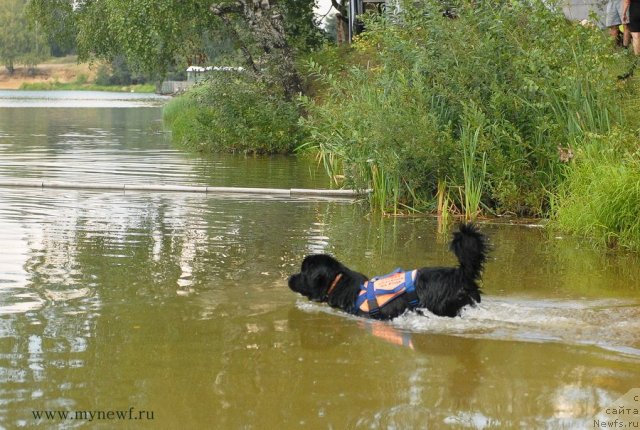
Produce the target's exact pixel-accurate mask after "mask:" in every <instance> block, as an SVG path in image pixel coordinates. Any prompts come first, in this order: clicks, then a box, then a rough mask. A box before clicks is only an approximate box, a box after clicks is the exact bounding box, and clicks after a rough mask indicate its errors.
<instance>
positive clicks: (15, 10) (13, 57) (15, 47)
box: [0, 0, 49, 73]
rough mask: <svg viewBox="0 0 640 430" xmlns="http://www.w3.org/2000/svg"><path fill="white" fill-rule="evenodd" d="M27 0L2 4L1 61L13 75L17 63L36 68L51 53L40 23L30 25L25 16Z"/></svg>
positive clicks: (0, 22)
mask: <svg viewBox="0 0 640 430" xmlns="http://www.w3.org/2000/svg"><path fill="white" fill-rule="evenodd" d="M26 4H27V0H2V1H1V2H0V61H2V62H3V63H4V65H5V66H6V67H7V69H8V70H9V73H13V71H14V66H15V64H16V63H17V62H21V63H23V64H26V65H27V66H29V67H30V68H32V69H33V68H34V67H35V66H36V65H37V64H38V63H39V62H40V61H42V60H43V59H44V58H45V57H46V56H47V55H48V51H49V46H48V44H47V42H46V39H45V38H44V34H43V33H42V31H40V30H39V25H38V23H35V24H34V25H33V26H30V25H29V22H28V21H27V17H26V14H25V6H26Z"/></svg>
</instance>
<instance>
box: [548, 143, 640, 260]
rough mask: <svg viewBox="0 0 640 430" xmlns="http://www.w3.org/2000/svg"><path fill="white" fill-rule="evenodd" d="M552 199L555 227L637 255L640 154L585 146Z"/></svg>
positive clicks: (639, 240) (639, 249)
mask: <svg viewBox="0 0 640 430" xmlns="http://www.w3.org/2000/svg"><path fill="white" fill-rule="evenodd" d="M557 199H558V203H557V208H556V210H555V216H554V224H555V225H556V226H557V227H559V228H560V229H562V230H564V231H568V232H571V233H575V234H578V235H581V236H585V237H587V238H590V239H591V240H592V241H593V242H594V243H595V244H597V245H599V246H603V247H610V248H614V247H620V248H626V249H630V250H634V251H640V216H639V215H640V153H638V152H635V153H627V154H620V153H619V152H618V151H613V150H607V149H604V148H602V147H599V146H598V145H597V144H593V145H592V146H589V147H586V148H585V149H584V150H582V151H580V152H578V154H577V155H576V162H575V164H574V165H573V166H571V167H570V168H569V174H568V177H567V181H566V182H565V183H564V184H563V185H562V187H561V188H560V192H559V193H558V196H557Z"/></svg>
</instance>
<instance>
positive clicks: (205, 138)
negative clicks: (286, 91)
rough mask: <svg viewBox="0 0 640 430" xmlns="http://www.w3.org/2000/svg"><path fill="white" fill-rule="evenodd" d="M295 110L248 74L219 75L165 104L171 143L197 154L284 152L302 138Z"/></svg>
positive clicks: (290, 104) (291, 103)
mask: <svg viewBox="0 0 640 430" xmlns="http://www.w3.org/2000/svg"><path fill="white" fill-rule="evenodd" d="M298 118H299V114H298V106H297V105H296V103H295V102H291V101H287V100H285V99H284V97H283V96H282V95H281V94H278V93H277V92H274V91H272V90H270V89H269V88H268V87H267V86H266V85H264V84H262V83H259V82H256V81H254V80H252V79H251V78H250V76H249V75H244V74H236V73H220V74H217V75H216V76H215V77H213V78H211V79H209V80H208V81H206V82H204V83H203V84H200V85H198V86H196V87H194V88H193V89H192V90H190V91H189V92H187V93H186V94H184V95H182V96H179V97H177V98H174V99H173V100H172V101H171V102H169V103H168V104H167V105H166V107H165V109H164V113H163V119H164V121H165V124H167V125H168V126H169V127H170V129H171V131H172V138H173V141H174V142H176V143H177V144H179V145H183V146H185V147H187V148H190V149H192V150H196V151H202V152H241V153H258V154H273V153H289V152H291V151H292V150H293V148H295V147H296V146H297V145H299V144H300V141H301V140H302V139H303V136H304V135H303V132H302V128H301V127H300V126H299V124H298Z"/></svg>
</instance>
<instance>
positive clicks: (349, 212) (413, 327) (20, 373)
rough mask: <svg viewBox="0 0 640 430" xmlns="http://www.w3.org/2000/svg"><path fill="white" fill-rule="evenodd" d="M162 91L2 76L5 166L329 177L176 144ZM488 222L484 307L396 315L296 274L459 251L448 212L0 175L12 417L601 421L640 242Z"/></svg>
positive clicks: (490, 424) (274, 422)
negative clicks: (15, 87) (21, 82)
mask: <svg viewBox="0 0 640 430" xmlns="http://www.w3.org/2000/svg"><path fill="white" fill-rule="evenodd" d="M34 100H35V101H34ZM164 102H165V100H164V99H162V98H158V97H154V96H142V97H140V96H139V95H128V94H127V95H124V96H123V95H115V94H95V93H93V95H88V94H86V93H82V94H79V93H74V92H62V93H25V92H15V91H0V179H9V178H38V179H55V180H64V181H75V182H88V183H91V182H106V183H145V184H147V183H153V184H156V183H160V184H175V185H211V186H251V187H260V186H264V187H279V188H289V187H297V188H298V187H299V188H313V187H316V188H324V187H329V183H328V181H327V179H326V178H325V177H324V175H323V174H322V172H320V171H318V169H317V166H316V165H315V163H313V162H310V161H305V160H298V159H295V158H293V157H273V158H257V157H240V156H218V157H212V156H210V157H200V156H196V155H193V154H185V153H183V152H181V151H178V150H176V149H175V148H173V147H172V146H171V144H170V142H169V139H168V136H167V134H166V133H165V132H163V129H162V124H161V121H160V117H161V106H162V104H163V103H164ZM60 106H62V107H60ZM482 229H483V231H484V232H486V233H487V234H488V235H489V236H490V238H491V242H492V245H493V248H494V249H493V252H492V254H491V261H490V262H489V264H488V266H487V270H486V273H485V277H484V286H483V288H484V291H485V293H486V295H485V296H484V300H483V302H482V304H481V305H480V306H478V307H476V308H473V309H468V310H466V311H465V312H464V314H463V316H462V318H456V319H449V318H439V317H434V316H429V317H420V316H416V315H406V316H403V317H401V318H399V319H397V320H396V321H394V322H391V323H380V322H369V321H365V320H362V319H356V318H353V317H350V316H346V315H344V314H342V313H340V312H337V311H333V310H330V309H328V308H327V307H326V306H323V305H318V304H311V303H310V302H307V301H305V300H303V299H302V298H301V297H299V296H296V295H295V294H293V293H292V292H290V291H289V290H288V288H287V287H286V278H287V276H288V275H289V274H291V273H293V272H295V271H297V269H298V267H299V264H300V261H301V259H302V257H303V256H304V255H305V254H308V253H314V252H329V253H332V254H334V255H336V256H337V257H338V258H340V259H341V260H343V261H344V262H346V263H347V264H348V265H349V266H351V267H352V268H354V269H356V270H359V271H362V272H364V273H367V274H370V275H374V274H380V273H386V272H388V271H390V270H392V269H393V268H395V267H398V266H400V267H405V268H413V267H420V266H425V265H441V264H453V262H454V259H453V257H452V256H451V255H450V254H449V252H448V251H447V249H446V248H447V244H446V242H447V240H448V239H447V238H446V236H443V235H442V234H440V233H438V228H437V224H436V222H435V221H434V220H433V219H432V218H430V217H406V218H397V219H380V218H378V217H376V216H372V215H369V214H368V213H367V211H366V208H365V207H363V205H362V204H360V203H357V202H353V201H350V200H330V199H325V200H322V201H316V200H313V199H308V198H306V199H292V198H286V197H269V198H266V197H260V196H252V195H246V196H241V197H231V196H217V197H216V196H212V195H194V194H181V193H148V192H147V193H143V192H126V193H123V192H97V191H81V190H55V189H22V188H0V244H1V245H2V246H1V247H0V427H5V428H21V427H32V426H37V425H39V426H40V427H42V428H60V429H62V428H65V429H66V428H76V427H85V428H94V427H95V428H105V429H107V428H162V429H165V428H166V429H178V428H180V429H182V428H189V429H200V428H202V429H207V428H221V429H222V428H224V429H226V428H229V429H236V428H242V429H253V428H256V429H258V428H260V429H271V428H287V429H288V428H309V429H325V428H326V429H343V428H357V429H360V428H362V429H379V428H389V429H410V428H411V429H412V428H421V429H422V428H433V429H440V428H445V429H446V428H452V429H453V428H455V429H457V428H470V429H471V428H477V429H488V428H550V429H561V428H576V429H578V428H580V429H584V428H595V427H594V416H595V415H596V413H597V412H598V411H599V410H600V409H601V408H604V407H608V406H610V405H612V404H613V403H614V402H615V401H616V399H617V398H618V397H620V396H622V395H623V394H625V393H626V392H628V391H629V390H630V389H632V388H637V387H640V285H639V282H638V278H639V275H640V259H639V258H638V256H634V255H631V254H624V253H616V252H603V251H600V250H594V249H592V248H590V247H589V246H588V245H587V244H586V243H583V242H581V241H580V240H577V239H575V238H571V237H565V236H561V235H558V234H555V233H553V232H551V231H549V230H547V229H543V228H540V227H538V226H534V225H507V224H505V223H484V224H482ZM47 413H48V414H49V417H47V415H46V414H47ZM65 413H68V414H69V415H67V416H66V418H65Z"/></svg>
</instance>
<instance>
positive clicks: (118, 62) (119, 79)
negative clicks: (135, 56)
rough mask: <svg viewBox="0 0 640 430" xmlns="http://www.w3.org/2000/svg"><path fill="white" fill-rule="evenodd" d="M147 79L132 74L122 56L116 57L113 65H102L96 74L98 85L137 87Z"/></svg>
mask: <svg viewBox="0 0 640 430" xmlns="http://www.w3.org/2000/svg"><path fill="white" fill-rule="evenodd" d="M145 82H147V79H146V78H145V77H144V76H141V75H139V74H135V73H132V72H131V70H130V69H129V66H128V64H127V61H126V59H125V58H124V57H123V56H122V55H118V56H116V57H115V58H114V59H113V61H112V62H111V64H110V65H109V66H107V65H106V64H101V65H100V66H99V67H98V71H97V74H96V84H97V85H105V86H106V85H120V86H122V85H137V84H144V83H145Z"/></svg>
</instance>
